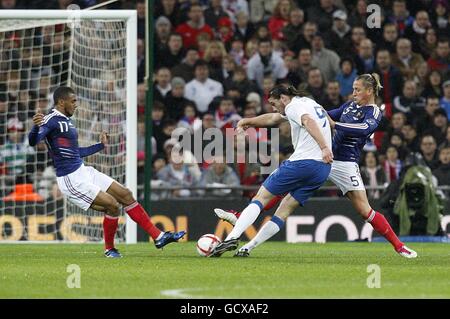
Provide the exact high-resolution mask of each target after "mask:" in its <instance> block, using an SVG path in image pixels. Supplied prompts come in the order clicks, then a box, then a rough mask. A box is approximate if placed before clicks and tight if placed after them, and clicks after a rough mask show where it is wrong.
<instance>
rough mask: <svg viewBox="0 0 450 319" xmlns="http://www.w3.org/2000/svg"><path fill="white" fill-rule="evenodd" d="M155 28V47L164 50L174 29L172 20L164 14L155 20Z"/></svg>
mask: <svg viewBox="0 0 450 319" xmlns="http://www.w3.org/2000/svg"><path fill="white" fill-rule="evenodd" d="M155 30H156V32H155V49H157V50H162V49H164V48H167V43H168V41H169V36H170V33H171V30H172V24H171V23H170V20H169V19H167V18H166V17H164V16H161V17H159V18H158V19H156V22H155Z"/></svg>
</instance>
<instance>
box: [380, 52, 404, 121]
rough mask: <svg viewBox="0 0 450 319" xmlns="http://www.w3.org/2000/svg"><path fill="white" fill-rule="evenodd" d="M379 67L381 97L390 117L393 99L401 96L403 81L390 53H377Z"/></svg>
mask: <svg viewBox="0 0 450 319" xmlns="http://www.w3.org/2000/svg"><path fill="white" fill-rule="evenodd" d="M376 63H377V67H376V68H375V72H376V73H378V74H379V75H380V79H381V85H382V86H383V88H382V89H381V93H380V97H381V98H382V101H383V103H384V104H385V105H386V109H387V113H388V115H389V116H390V114H391V112H392V109H391V108H392V99H393V98H394V96H397V95H400V94H401V90H402V86H403V79H402V75H401V73H400V71H399V70H398V69H397V68H395V67H394V66H393V65H392V64H391V57H390V54H389V51H388V50H386V49H381V50H379V51H378V52H377V58H376Z"/></svg>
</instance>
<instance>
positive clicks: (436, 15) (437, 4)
mask: <svg viewBox="0 0 450 319" xmlns="http://www.w3.org/2000/svg"><path fill="white" fill-rule="evenodd" d="M432 9H433V11H432V12H431V23H432V24H433V26H434V27H435V28H436V30H437V31H438V33H439V35H448V34H450V21H449V18H448V17H449V16H448V14H449V3H448V1H447V0H437V1H433V7H432Z"/></svg>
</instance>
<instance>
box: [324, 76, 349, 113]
mask: <svg viewBox="0 0 450 319" xmlns="http://www.w3.org/2000/svg"><path fill="white" fill-rule="evenodd" d="M340 91H341V90H340V87H339V82H338V81H336V80H333V81H329V82H328V83H327V89H326V96H325V98H324V99H323V101H322V103H323V104H322V106H323V107H324V108H325V110H327V111H329V110H332V109H336V108H338V107H340V106H341V105H342V104H344V103H345V102H346V101H345V100H344V98H343V97H342V95H341V94H340Z"/></svg>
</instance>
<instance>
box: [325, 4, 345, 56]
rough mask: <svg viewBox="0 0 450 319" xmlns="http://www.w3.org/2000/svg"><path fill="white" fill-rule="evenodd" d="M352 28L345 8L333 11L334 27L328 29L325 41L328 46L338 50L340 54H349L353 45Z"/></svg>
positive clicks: (335, 50)
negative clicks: (348, 22)
mask: <svg viewBox="0 0 450 319" xmlns="http://www.w3.org/2000/svg"><path fill="white" fill-rule="evenodd" d="M351 30H352V28H351V27H350V26H349V25H348V24H347V14H346V13H345V11H343V10H336V11H334V13H333V27H332V28H331V30H329V31H327V33H326V35H325V42H326V43H328V45H327V48H328V49H330V50H333V51H334V52H336V53H337V54H338V55H339V56H344V55H346V54H348V51H349V50H350V47H351V40H350V38H351Z"/></svg>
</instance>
